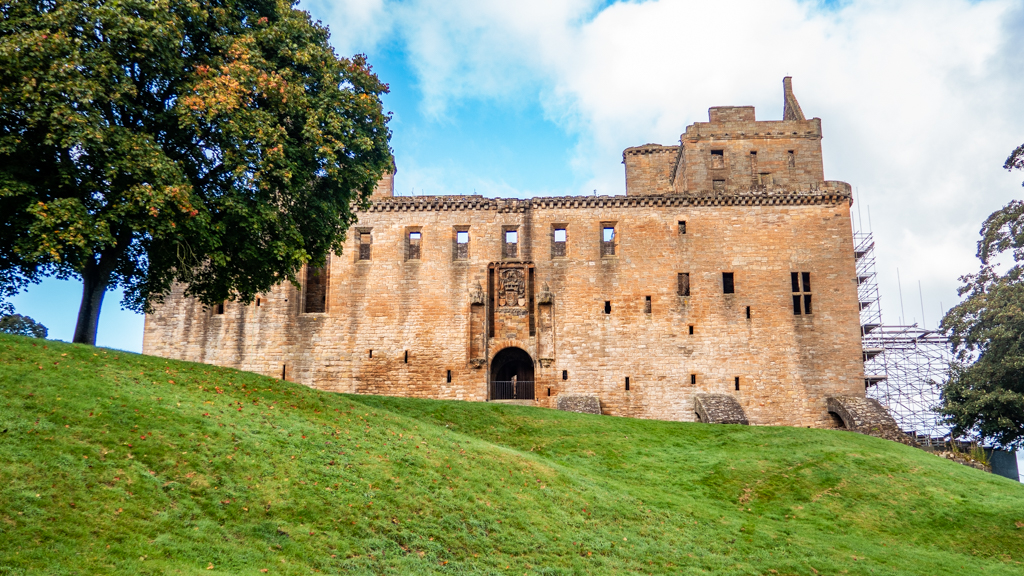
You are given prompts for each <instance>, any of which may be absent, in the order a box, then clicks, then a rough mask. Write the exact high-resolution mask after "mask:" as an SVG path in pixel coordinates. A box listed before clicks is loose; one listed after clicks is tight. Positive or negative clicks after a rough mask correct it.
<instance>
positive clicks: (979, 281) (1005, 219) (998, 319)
mask: <svg viewBox="0 0 1024 576" xmlns="http://www.w3.org/2000/svg"><path fill="white" fill-rule="evenodd" d="M1007 252H1009V253H1010V255H1011V256H1012V258H1013V262H1014V264H1013V266H1011V267H1010V269H1009V270H1007V271H1006V273H1005V274H999V273H998V271H997V269H996V262H995V260H996V259H997V258H998V257H999V256H1000V255H1001V254H1004V253H1007ZM978 258H979V259H980V260H981V269H980V270H979V272H978V273H977V274H969V275H966V276H963V277H962V278H961V281H962V282H963V285H962V286H961V287H960V289H959V294H960V296H966V298H965V299H964V300H963V302H961V303H960V304H958V305H957V306H955V307H954V308H952V309H951V310H950V311H949V312H948V313H947V314H946V316H945V318H943V319H942V326H941V329H942V330H944V331H945V332H946V333H947V334H948V335H949V338H950V342H951V344H952V346H953V350H954V352H955V354H956V358H955V361H954V362H953V363H952V364H951V366H950V378H949V380H948V381H947V382H946V383H945V384H944V385H943V391H942V406H941V407H940V412H941V413H942V414H943V415H945V417H946V420H947V422H948V423H950V424H952V425H953V431H952V432H953V434H954V435H956V436H967V435H975V436H977V437H978V438H979V439H990V440H994V441H995V442H997V443H998V444H1000V445H1002V446H1004V447H1006V448H1009V449H1014V448H1018V447H1021V446H1024V202H1021V201H1019V200H1014V201H1012V202H1010V203H1009V204H1007V205H1006V206H1004V207H1003V208H1001V209H1000V210H997V211H996V212H993V213H992V214H991V215H990V216H989V217H988V219H986V220H985V223H984V224H983V225H982V228H981V240H980V241H979V242H978Z"/></svg>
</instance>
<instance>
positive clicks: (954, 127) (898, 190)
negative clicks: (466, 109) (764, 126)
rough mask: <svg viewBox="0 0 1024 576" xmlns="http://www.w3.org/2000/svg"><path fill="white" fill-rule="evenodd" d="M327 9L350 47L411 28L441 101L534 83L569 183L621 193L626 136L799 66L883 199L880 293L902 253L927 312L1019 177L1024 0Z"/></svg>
mask: <svg viewBox="0 0 1024 576" xmlns="http://www.w3.org/2000/svg"><path fill="white" fill-rule="evenodd" d="M314 6H316V4H314V5H309V4H305V3H304V7H307V8H313V9H314V11H316V8H314ZM330 14H331V17H330V18H329V19H328V21H329V23H330V24H331V26H332V29H333V30H334V31H335V39H336V42H337V39H338V37H339V36H343V37H345V38H346V41H348V40H347V39H348V38H349V37H352V38H356V40H353V41H352V43H349V44H345V45H344V46H346V47H350V48H351V47H356V46H357V45H359V42H362V43H363V45H369V44H373V43H376V42H380V41H381V39H382V38H383V37H384V36H385V35H389V37H391V38H394V39H397V41H399V42H401V43H404V46H405V49H406V50H407V54H408V58H409V61H410V63H411V66H412V68H413V69H414V70H415V71H416V74H417V78H418V83H419V86H420V88H421V90H422V95H423V102H422V106H423V109H424V110H425V111H427V112H428V113H429V114H430V115H432V116H434V117H438V118H440V117H443V116H444V115H445V114H446V113H447V111H448V109H449V106H450V105H451V104H452V103H453V102H464V101H466V100H472V99H481V98H483V99H493V100H497V101H508V102H516V101H521V100H522V99H533V98H539V101H540V103H541V105H542V106H543V109H544V110H545V112H546V114H547V115H548V118H549V119H551V120H553V121H555V122H557V123H558V124H559V125H560V126H562V127H563V128H564V129H565V130H566V131H567V132H569V133H571V134H573V135H574V136H575V137H576V139H577V146H576V150H575V151H574V159H573V161H572V163H571V166H570V167H568V168H569V169H571V170H573V171H575V173H576V174H577V175H578V176H581V177H582V181H584V182H585V184H584V185H583V186H582V187H581V188H580V190H566V191H564V193H578V192H582V191H589V190H591V189H598V190H600V191H602V192H607V193H621V191H622V189H623V176H622V166H621V164H620V160H621V151H622V149H623V148H625V147H627V146H631V145H636V144H641V143H645V142H661V143H670V142H675V141H677V140H678V137H679V134H680V133H681V132H682V131H683V129H684V128H685V126H686V125H687V124H689V123H690V122H693V121H695V120H705V119H706V114H707V112H706V111H707V108H708V107H709V106H713V105H723V104H724V105H728V104H753V105H755V106H757V108H758V116H759V118H762V119H772V118H779V117H781V111H782V110H781V109H782V90H781V80H782V77H783V76H784V75H792V76H793V77H794V84H795V90H796V95H797V97H798V98H799V100H800V102H801V105H802V107H803V109H804V112H805V113H806V114H807V115H808V116H818V117H821V118H822V119H823V129H824V133H825V139H824V142H823V146H824V149H825V173H826V176H827V177H828V178H830V179H838V180H845V181H848V182H850V183H851V184H853V185H854V186H855V187H856V188H857V189H858V192H859V195H858V199H859V200H860V201H861V202H862V204H864V205H867V204H870V205H871V209H872V227H873V229H874V231H875V233H876V236H877V237H878V245H879V247H880V254H879V265H880V272H881V273H882V282H883V293H885V294H886V298H887V300H886V303H885V305H886V307H887V308H888V310H889V312H892V311H893V309H894V307H895V306H896V304H897V302H898V300H897V295H896V285H895V270H896V268H897V267H898V268H899V269H900V274H901V277H902V278H903V280H904V282H903V285H904V286H903V287H904V290H903V292H904V301H905V302H906V301H907V300H908V299H909V300H912V301H914V302H915V303H916V302H917V296H916V294H913V292H916V283H917V280H918V279H920V280H922V283H923V284H925V300H926V306H925V307H926V315H927V316H928V317H929V318H930V321H929V324H930V325H933V324H934V322H935V319H936V317H937V316H938V312H937V306H936V305H935V304H933V303H937V302H938V301H942V302H943V303H944V304H945V305H946V306H947V307H948V306H949V305H950V304H951V303H952V302H953V301H954V300H955V287H956V284H957V281H956V277H957V276H959V275H960V274H963V273H965V272H970V271H972V270H973V268H974V267H975V263H974V260H973V254H974V242H975V240H976V237H977V229H978V227H979V226H980V223H981V221H982V220H983V219H984V217H985V216H987V215H988V213H989V212H991V211H992V210H994V209H996V208H998V207H999V206H1001V205H1002V204H1004V203H1005V202H1006V201H1008V200H1009V199H1011V198H1012V197H1016V196H1019V194H1020V190H1021V189H1020V180H1021V179H1024V176H1021V175H1020V174H1008V173H1006V172H1005V171H1002V170H1001V169H1000V167H1001V165H1002V161H1003V159H1004V158H1005V157H1006V155H1007V154H1008V153H1009V151H1010V150H1012V149H1013V147H1015V146H1016V145H1018V144H1020V143H1021V142H1022V141H1024V115H1022V114H1020V110H1019V106H1020V102H1022V101H1024V98H1022V97H1024V74H1021V70H1024V42H1022V41H1021V38H1022V37H1024V6H1022V4H1021V3H1020V2H1019V1H1012V0H993V1H984V2H971V1H967V0H908V1H904V2H883V1H880V0H868V1H863V2H856V1H855V2H850V3H847V4H845V5H843V6H842V7H841V8H840V9H837V10H826V9H822V8H819V7H818V5H816V4H814V3H812V2H806V1H799V0H732V1H727V2H713V3H712V2H683V1H670V0H656V1H648V2H626V3H617V4H613V5H611V6H607V7H602V6H600V5H599V4H598V2H596V1H595V0H564V1H562V2H556V1H553V0H522V1H519V2H500V1H493V2H490V1H482V0H449V1H446V2H441V1H436V2H431V1H426V0H421V1H411V2H404V3H386V4H382V3H381V2H380V1H371V2H363V3H357V2H353V1H351V0H348V1H346V2H342V3H340V4H333V5H332V7H331V10H330ZM339 22H340V23H342V26H343V29H344V32H341V33H339V30H338V23H339ZM367 23H369V24H367ZM364 25H365V27H364ZM360 49H364V48H360ZM339 50H340V51H341V52H345V51H346V50H345V48H342V46H339ZM416 172H417V173H422V174H423V175H424V177H428V173H429V170H416ZM460 176H462V175H460ZM429 178H430V179H431V180H433V181H435V182H437V183H439V185H442V186H443V184H440V183H442V182H444V181H446V180H448V181H450V178H447V177H445V176H441V175H438V174H434V175H431V176H429ZM478 179H479V180H480V182H481V183H483V182H484V180H485V178H484V177H483V175H481V176H479V177H478ZM481 186H482V187H486V186H485V185H484V184H481ZM460 188H462V187H461V186H460ZM490 188H491V189H494V190H500V189H502V185H501V184H500V183H498V184H494V185H493V186H490ZM521 192H525V191H521ZM860 208H861V212H862V213H863V214H864V217H865V219H866V216H867V215H866V210H865V206H861V207H860ZM908 283H909V284H908ZM910 285H913V287H914V288H915V289H914V290H913V292H908V286H910ZM911 295H912V297H911ZM929 302H932V303H929ZM906 308H914V309H915V310H917V311H918V313H917V314H916V315H912V314H911V313H910V312H909V311H908V312H907V316H910V317H912V318H914V317H916V316H920V306H919V305H915V306H909V305H908V306H906ZM930 309H934V310H935V311H934V312H929V310H930ZM895 316H896V315H895V314H889V313H887V318H888V319H889V321H894V320H895V319H896V318H895Z"/></svg>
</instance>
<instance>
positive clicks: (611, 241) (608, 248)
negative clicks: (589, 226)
mask: <svg viewBox="0 0 1024 576" xmlns="http://www.w3.org/2000/svg"><path fill="white" fill-rule="evenodd" d="M615 236H616V234H615V225H614V224H602V225H601V256H615V240H616V238H615Z"/></svg>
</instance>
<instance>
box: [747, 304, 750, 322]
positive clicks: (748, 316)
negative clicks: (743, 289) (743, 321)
mask: <svg viewBox="0 0 1024 576" xmlns="http://www.w3.org/2000/svg"><path fill="white" fill-rule="evenodd" d="M747 320H750V306H747Z"/></svg>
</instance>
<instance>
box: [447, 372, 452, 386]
mask: <svg viewBox="0 0 1024 576" xmlns="http://www.w3.org/2000/svg"><path fill="white" fill-rule="evenodd" d="M448 383H449V384H451V383H452V371H451V370H449V371H448Z"/></svg>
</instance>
